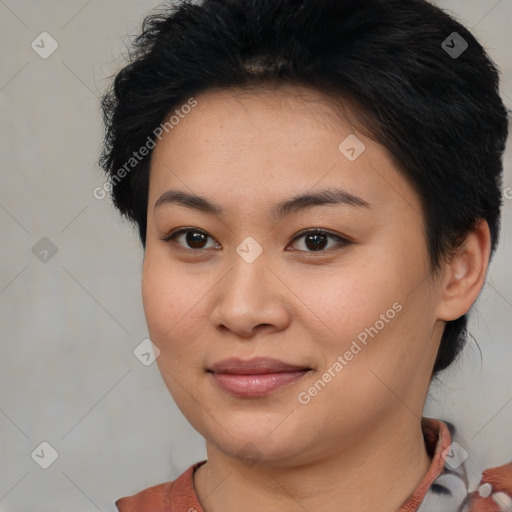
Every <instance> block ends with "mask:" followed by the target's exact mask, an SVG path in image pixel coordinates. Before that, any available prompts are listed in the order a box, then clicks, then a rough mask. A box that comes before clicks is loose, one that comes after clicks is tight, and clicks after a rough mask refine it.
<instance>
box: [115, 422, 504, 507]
mask: <svg viewBox="0 0 512 512" xmlns="http://www.w3.org/2000/svg"><path fill="white" fill-rule="evenodd" d="M421 426H422V430H423V436H424V438H425V446H426V449H427V453H428V454H429V456H430V457H432V463H431V465H430V468H429V470H428V472H427V473H426V475H425V476H424V477H423V479H422V481H421V482H420V483H419V485H418V487H417V488H416V490H415V491H414V492H413V493H412V494H411V496H409V498H408V499H407V500H406V501H405V502H404V504H403V505H402V506H401V507H400V508H399V509H398V511H397V512H441V511H442V512H458V511H459V510H462V507H463V506H465V507H466V508H464V510H465V511H467V512H512V463H510V464H507V465H505V466H500V467H497V468H491V469H488V470H486V471H485V472H484V473H483V475H482V479H481V481H480V486H479V488H478V489H477V490H476V491H474V492H472V493H470V492H469V490H468V486H469V483H468V482H467V478H465V475H466V471H465V469H464V460H465V458H467V452H465V450H464V449H463V447H462V446H461V445H459V444H458V443H456V442H455V443H453V444H452V436H451V434H450V431H449V430H448V426H447V424H446V423H444V422H443V421H440V420H436V419H433V418H423V419H422V422H421ZM205 463H206V460H203V461H201V462H196V463H195V464H193V465H192V466H190V467H189V468H188V469H187V470H186V471H185V472H184V473H182V474H181V475H180V476H179V477H178V478H177V479H176V480H174V481H173V482H166V483H163V484H158V485H155V486H153V487H149V488H147V489H145V490H143V491H140V492H138V493H137V494H134V495H133V496H127V497H124V498H119V499H118V500H117V501H116V506H117V509H118V510H119V512H204V510H203V508H202V507H201V505H200V503H199V499H198V497H197V494H196V491H195V488H194V480H193V474H194V471H195V470H196V469H197V468H198V467H199V466H201V465H203V464H205ZM446 475H452V477H455V478H458V479H460V481H459V485H458V486H456V487H457V490H456V489H455V487H453V488H451V487H450V485H453V481H454V480H455V479H454V478H451V479H450V478H444V479H443V476H445V477H446ZM461 482H462V483H463V484H464V485H463V486H461V485H460V483H461ZM461 487H464V488H465V491H464V492H463V493H462V494H461V491H460V488H461ZM443 500H444V501H443Z"/></svg>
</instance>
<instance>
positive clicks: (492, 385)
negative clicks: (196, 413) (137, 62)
mask: <svg viewBox="0 0 512 512" xmlns="http://www.w3.org/2000/svg"><path fill="white" fill-rule="evenodd" d="M436 3H437V4H438V5H440V6H441V7H443V8H446V9H449V10H450V11H451V12H453V13H454V14H455V15H456V16H457V17H458V18H459V19H460V20H461V21H462V22H463V23H465V24H466V25H467V26H468V27H472V28H473V31H474V33H475V35H476V36H477V38H479V40H480V41H481V42H482V44H483V45H484V46H485V47H486V48H487V49H488V51H489V53H490V55H491V57H492V58H493V59H494V60H495V62H497V64H498V65H499V66H500V68H501V70H502V94H503V98H504V100H505V103H506V104H507V106H508V108H509V109H510V108H512V58H511V56H510V55H511V53H510V49H511V39H510V32H511V29H512V26H511V23H512V22H511V20H512V0H501V1H496V0H443V1H438V2H436ZM157 5H159V2H156V1H154V0H144V1H141V0H122V1H121V0H89V1H87V0H68V1H64V0H33V1H29V0H0V33H1V40H2V46H1V50H0V51H1V66H0V108H1V116H0V125H1V133H2V136H1V137H0V148H1V155H2V158H1V160H0V165H1V169H2V180H1V188H0V228H1V240H2V243H1V244H0V258H1V267H0V325H1V335H2V349H1V350H2V351H1V357H0V512H18V511H20V512H21V511H28V510H39V511H42V512H44V511H50V510H52V511H55V510H77V511H96V510H102V511H108V510H115V508H114V505H113V502H114V500H115V499H116V498H118V497H120V496H124V495H127V494H132V493H134V492H135V491H137V490H140V489H142V488H144V487H147V486H149V485H153V484H156V483H159V482H163V481H166V480H172V479H174V478H175V477H176V476H177V475H179V474H180V473H181V472H182V471H184V470H185V469H186V468H187V467H188V466H189V465H190V464H192V463H193V462H196V461H199V460H201V459H203V458H204V457H205V449H204V442H203V440H202V438H201V437H200V436H199V434H197V433H196V432H195V431H194V430H193V429H192V427H190V426H189V425H188V423H187V421H186V420H185V419H184V418H183V416H182V415H181V413H180V412H179V411H178V409H177V408H176V406H175V405H174V403H173V401H172V399H171V397H170V396H169V395H168V392H167V390H166V389H165V387H164V385H163V382H162V381H161V378H160V375H159V373H158V370H157V368H156V365H154V364H153V365H151V366H148V367H146V366H144V365H143V364H141V363H140V362H139V360H137V359H136V358H135V357H134V354H133V350H134V348H135V347H136V346H137V345H138V344H139V343H140V342H141V341H142V340H143V339H144V338H146V337H147V336H148V335H147V330H146V325H145V320H144V314H143V310H142V302H141V298H140V270H141V263H142V251H141V248H140V247H139V242H138V240H137V237H136V234H135V232H134V231H133V230H132V228H131V227H130V226H129V225H128V224H127V223H126V222H125V221H122V220H121V219H120V218H119V216H118V214H117V213H116V211H115V210H114V209H113V207H112V206H111V204H110V202H109V200H108V198H106V199H103V200H98V199H96V198H95V197H94V196H93V190H94V189H95V188H96V187H98V186H101V185H102V184H103V182H104V179H103V177H102V175H101V172H100V171H99V169H98V168H97V167H96V164H95V162H96V159H97V155H98V151H99V146H100V141H101V136H102V130H103V127H102V124H101V118H100V113H99V108H98V96H99V95H100V93H101V92H102V91H103V90H104V88H105V86H106V84H107V82H106V80H105V79H106V77H108V75H109V74H111V73H113V72H114V71H115V70H116V69H117V68H118V66H119V65H120V64H122V62H123V61H122V58H121V55H122V54H123V53H125V51H126V48H125V43H124V42H123V41H125V42H128V41H129V36H130V35H134V34H136V33H137V32H138V31H139V28H140V22H141V21H142V19H143V17H144V15H145V14H147V13H148V12H149V11H150V9H151V8H152V7H154V6H157ZM44 31H46V32H48V33H49V34H51V36H52V37H53V38H54V39H55V40H56V41H57V42H58V45H59V46H58V49H57V50H56V51H55V52H54V53H53V54H52V55H51V56H50V57H49V58H47V59H43V58H42V57H40V56H39V55H38V53H36V51H34V49H32V47H31V43H32V41H34V40H36V43H37V41H40V38H39V39H36V37H37V36H38V35H39V34H41V32H44ZM44 37H46V39H45V48H44V49H43V48H41V46H42V45H41V43H39V45H40V48H38V50H39V52H40V53H41V52H43V51H48V49H51V46H50V44H51V41H50V40H49V39H48V38H47V36H44ZM36 48H37V47H36ZM511 160H512V145H511V144H510V141H509V148H508V152H507V156H506V162H505V166H506V179H505V185H506V186H507V187H509V188H508V195H507V199H506V200H505V206H504V212H503V213H504V218H503V228H502V241H501V246H500V248H499V251H498V253H497V254H496V256H495V258H494V261H493V263H492V266H491V270H490V275H489V278H488V284H487V285H486V287H485V289H484V291H483V293H482V295H481V297H480V298H479V300H478V303H477V308H476V310H475V313H474V314H473V317H472V320H471V328H472V333H473V334H474V336H475V338H476V339H477V340H478V344H479V346H480V348H481V351H482V356H483V361H481V360H480V356H479V353H478V350H477V348H476V345H475V344H474V343H472V344H470V346H469V347H468V348H467V349H466V350H465V352H464V354H463V356H462V358H461V359H460V362H459V364H457V365H455V366H454V367H453V368H452V369H451V370H450V371H449V372H447V373H445V374H443V375H442V376H441V377H440V379H439V381H438V382H435V383H434V384H433V386H432V392H431V395H430V397H429V400H428V402H427V407H426V411H425V414H426V415H430V416H435V417H439V418H444V419H448V420H450V421H453V422H454V423H455V424H456V425H457V426H458V428H459V431H460V434H461V436H462V437H461V439H464V446H465V447H466V448H468V450H469V452H470V457H471V459H474V460H478V461H479V462H480V463H481V464H482V465H484V466H485V467H488V466H492V465H498V464H503V463H505V462H508V461H509V460H512V442H511V434H512V379H511V377H510V375H512V344H511V339H510V335H511V320H510V319H511V317H512V273H511V270H510V260H511V257H510V256H511V254H512V247H511V243H512V188H510V187H512V171H511V169H512V165H511V164H512V162H511ZM44 237H46V238H48V239H49V240H50V241H51V243H49V242H48V240H43V241H42V242H41V241H40V240H41V239H42V238H44ZM38 243H39V244H40V245H36V244H38ZM34 246H36V249H37V250H34V252H36V254H34V252H33V247H34ZM55 249H57V252H56V254H55V255H52V250H53V251H54V250H55ZM45 250H46V251H48V253H45V252H44V251H45ZM36 256H37V257H36ZM41 259H42V260H43V261H41ZM45 259H46V260H47V261H45ZM42 442H48V443H49V444H50V445H51V446H52V447H53V448H54V449H55V450H56V452H57V453H58V458H57V459H56V460H55V462H54V463H53V464H52V465H51V466H50V467H48V469H43V468H41V467H40V466H39V465H38V464H37V463H36V460H37V461H38V462H39V463H40V464H44V462H46V463H48V462H51V452H50V449H48V448H45V447H44V445H43V447H42V449H43V453H44V457H43V456H42V455H41V453H42V452H41V451H40V450H41V448H38V447H39V446H40V443H42ZM36 448H38V450H36V451H35V452H34V450H35V449H36ZM32 453H34V455H33V458H32V457H31V454H32ZM37 454H39V457H38V456H37Z"/></svg>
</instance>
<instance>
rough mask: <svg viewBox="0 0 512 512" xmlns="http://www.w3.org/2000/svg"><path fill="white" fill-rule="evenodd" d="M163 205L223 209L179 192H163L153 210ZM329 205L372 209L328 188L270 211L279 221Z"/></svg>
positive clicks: (220, 211) (216, 211)
mask: <svg viewBox="0 0 512 512" xmlns="http://www.w3.org/2000/svg"><path fill="white" fill-rule="evenodd" d="M164 204H178V205H181V206H185V207H187V208H192V209H195V210H199V211H202V212H205V213H209V214H214V215H222V214H223V213H224V209H223V208H222V207H221V206H220V205H218V204H216V203H214V202H213V201H210V200H209V199H207V198H206V197H202V196H198V195H195V194H189V193H188V192H184V191H181V190H168V191H167V192H164V193H163V194H162V195H161V196H160V197H159V198H158V199H157V201H156V203H155V207H154V208H155V210H156V208H158V207H159V206H162V205H164ZM329 204H337V205H344V206H351V207H363V208H369V209H371V208H372V205H371V204H370V203H368V202H367V201H365V200H364V199H362V198H361V197H359V196H356V195H354V194H351V193H350V192H347V191H346V190H342V189H339V188H329V189H325V190H318V191H314V192H310V193H304V194H300V195H297V196H294V197H292V198H290V199H286V200H285V201H282V202H280V203H278V204H276V205H275V206H274V207H273V208H272V211H271V218H272V219H276V220H278V219H281V218H282V217H284V216H286V215H289V214H290V213H292V212H297V211H300V210H305V209H307V208H311V207H313V206H322V205H329Z"/></svg>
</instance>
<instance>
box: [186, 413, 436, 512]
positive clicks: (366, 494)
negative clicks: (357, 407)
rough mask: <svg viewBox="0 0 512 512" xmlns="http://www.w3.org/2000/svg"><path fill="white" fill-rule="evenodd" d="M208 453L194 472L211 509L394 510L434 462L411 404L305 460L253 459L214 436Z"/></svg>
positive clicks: (286, 511)
mask: <svg viewBox="0 0 512 512" xmlns="http://www.w3.org/2000/svg"><path fill="white" fill-rule="evenodd" d="M397 425H399V427H398V428H397ZM207 454H208V462H207V463H206V464H203V465H202V466H201V467H200V468H198V469H197V470H196V472H195V475H194V485H195V488H196V492H197V495H198V497H199V501H200V503H201V505H202V507H203V509H204V510H205V512H235V511H238V510H244V511H246V512H260V511H261V510H265V511H268V512H277V511H279V512H297V511H298V510H322V511H326V512H331V511H332V512H348V511H354V510H357V511H358V512H374V511H375V509H376V507H378V509H379V510H380V511H381V512H395V511H396V510H397V509H398V508H399V507H400V506H401V505H402V504H403V502H404V501H405V500H406V499H407V498H408V497H409V496H410V495H411V494H412V493H413V491H414V490H415V489H416V487H417V486H418V485H419V483H420V482H421V480H422V479H423V477H424V476H425V474H426V473H427V471H428V469H429V467H430V464H431V460H430V458H429V456H428V454H427V452H426V448H425V442H424V439H423V433H422V431H421V424H420V418H417V417H414V416H413V415H412V414H411V413H410V412H409V411H407V415H404V416H403V417H402V418H400V419H399V421H398V422H397V418H396V416H394V417H393V418H389V420H388V421H387V422H385V421H384V422H382V423H379V425H378V426H377V427H376V428H374V429H373V430H370V431H368V432H367V433H366V435H365V436H364V437H363V438H360V439H358V440H357V442H354V443H352V444H351V445H350V446H348V447H345V448H344V449H343V451H341V452H339V451H338V452H336V451H333V452H332V453H330V454H328V455H326V456H325V457H324V458H321V459H317V460H314V461H312V462H310V463H308V464H302V465H300V466H286V467H283V466H282V465H280V466H279V467H276V466H272V464H271V463H265V464H263V463H262V461H260V462H259V463H258V464H255V465H254V466H249V465H247V464H244V463H242V462H240V461H238V460H235V459H232V458H230V457H227V456H226V455H224V454H223V453H222V452H220V451H219V450H217V449H216V448H215V447H214V446H213V445H211V444H210V443H207Z"/></svg>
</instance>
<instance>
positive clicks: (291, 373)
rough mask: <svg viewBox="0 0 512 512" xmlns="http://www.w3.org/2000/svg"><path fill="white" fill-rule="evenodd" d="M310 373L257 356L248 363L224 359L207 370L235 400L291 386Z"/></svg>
mask: <svg viewBox="0 0 512 512" xmlns="http://www.w3.org/2000/svg"><path fill="white" fill-rule="evenodd" d="M311 371H313V369H312V368H310V367H308V366H305V365H298V364H291V363H286V362H284V361H280V360H278V359H273V358H267V357H259V358H254V359H251V360H248V361H244V360H242V359H238V358H230V359H224V360H222V361H219V362H218V363H215V364H213V365H212V366H211V368H209V369H208V372H209V373H210V374H211V375H212V378H213V380H214V382H215V383H216V384H217V385H218V386H219V387H220V388H221V389H222V390H224V391H226V392H228V393H229V394H231V395H235V396H239V397H258V396H263V395H266V394H268V393H271V392H272V391H275V390H276V389H278V388H281V387H282V386H285V385H288V384H292V383H295V382H297V381H299V380H301V379H302V378H303V377H304V376H305V375H307V374H309V373H310V372H311Z"/></svg>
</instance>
